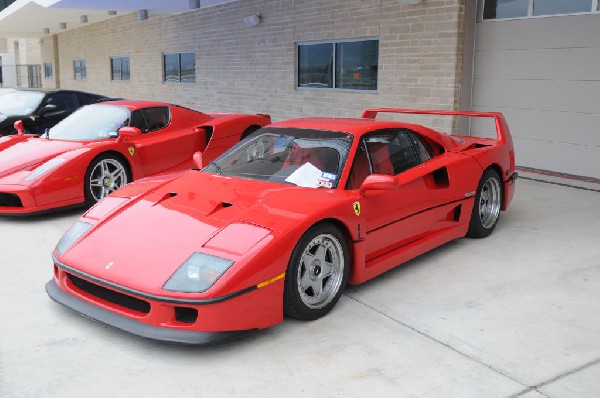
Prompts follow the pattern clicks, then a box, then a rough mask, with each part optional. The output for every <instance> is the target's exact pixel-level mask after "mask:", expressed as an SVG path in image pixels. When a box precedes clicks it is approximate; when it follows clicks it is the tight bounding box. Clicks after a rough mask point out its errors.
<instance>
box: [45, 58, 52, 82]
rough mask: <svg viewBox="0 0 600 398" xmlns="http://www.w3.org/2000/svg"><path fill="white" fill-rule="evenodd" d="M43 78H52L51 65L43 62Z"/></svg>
mask: <svg viewBox="0 0 600 398" xmlns="http://www.w3.org/2000/svg"><path fill="white" fill-rule="evenodd" d="M44 77H45V78H46V79H50V78H52V63H50V62H44Z"/></svg>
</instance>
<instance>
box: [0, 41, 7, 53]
mask: <svg viewBox="0 0 600 398" xmlns="http://www.w3.org/2000/svg"><path fill="white" fill-rule="evenodd" d="M6 52H8V44H7V39H3V38H1V37H0V53H6Z"/></svg>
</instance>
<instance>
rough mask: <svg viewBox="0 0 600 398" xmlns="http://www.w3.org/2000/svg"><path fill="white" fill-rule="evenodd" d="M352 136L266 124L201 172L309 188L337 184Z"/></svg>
mask: <svg viewBox="0 0 600 398" xmlns="http://www.w3.org/2000/svg"><path fill="white" fill-rule="evenodd" d="M351 144H352V136H351V135H350V134H347V133H341V132H335V131H322V130H311V129H296V128H277V127H267V128H263V129H261V130H258V131H257V132H255V133H254V134H253V135H252V136H251V137H250V139H249V140H246V141H242V142H240V143H238V144H237V145H236V146H234V147H233V148H231V149H230V150H228V151H227V152H225V153H224V154H223V155H222V156H221V157H219V158H218V159H217V160H216V161H214V162H211V163H210V164H209V165H208V167H206V168H205V169H204V170H203V171H204V172H208V173H215V174H222V175H226V176H235V177H240V178H248V179H254V180H263V181H272V182H279V183H287V184H293V185H298V186H302V187H311V188H320V187H324V188H335V187H337V184H338V181H339V178H340V175H341V172H342V170H343V167H344V162H345V161H346V158H347V157H348V151H349V149H350V145H351Z"/></svg>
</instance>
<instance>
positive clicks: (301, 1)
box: [0, 0, 600, 178]
mask: <svg viewBox="0 0 600 398" xmlns="http://www.w3.org/2000/svg"><path fill="white" fill-rule="evenodd" d="M18 2H22V3H25V2H26V1H25V0H18ZM18 2H17V3H18ZM72 2H74V3H76V1H75V0H73V1H72ZM57 3H61V1H58V2H57ZM123 3H136V4H137V5H139V6H141V5H143V4H144V2H143V1H141V0H139V1H130V2H123ZM150 3H151V2H150ZM174 3H177V1H174V2H173V4H174ZM183 3H185V4H186V5H185V6H184V7H182V8H180V9H179V11H177V12H174V13H164V12H152V10H150V12H149V13H148V14H147V15H145V14H144V13H142V11H146V10H140V11H139V12H137V11H136V12H121V11H119V12H118V13H117V15H116V16H113V17H111V18H109V19H104V20H102V21H100V22H95V19H94V18H96V17H91V16H90V17H89V21H88V16H86V18H85V22H81V23H78V21H75V22H74V23H72V22H67V23H65V25H66V26H67V27H69V29H64V30H63V29H55V28H54V27H52V28H44V34H39V32H42V30H43V26H41V25H40V26H39V27H37V29H38V37H39V40H38V41H37V46H38V48H39V50H38V51H39V54H40V55H39V57H40V60H39V63H40V65H41V66H42V74H43V76H42V81H41V84H42V86H43V87H47V88H53V87H63V88H72V89H81V90H86V91H92V92H98V93H101V94H105V95H109V96H113V97H126V98H134V99H150V100H162V101H168V102H173V103H178V104H181V105H184V106H189V107H192V108H194V109H199V110H204V111H226V112H256V113H269V114H271V115H272V117H273V119H274V120H282V119H286V118H293V117H303V116H334V117H357V116H359V115H360V114H361V113H362V111H363V110H364V109H366V108H371V107H405V108H424V109H434V108H437V109H467V110H468V109H472V110H485V111H501V112H503V113H504V114H505V116H506V118H507V120H508V122H509V125H510V126H511V131H512V133H513V137H514V141H515V146H516V150H517V163H518V164H519V165H520V166H525V167H531V168H537V169H543V170H551V171H556V172H562V173H568V174H575V175H580V176H590V177H595V178H600V141H599V140H600V135H599V134H597V127H596V126H598V121H600V109H598V107H597V106H596V101H595V100H594V98H595V97H597V93H598V92H600V78H599V77H598V75H597V65H599V64H600V63H599V61H600V53H599V51H600V50H599V49H598V46H597V44H596V43H595V41H596V40H595V38H596V37H598V35H599V34H600V14H599V13H598V0H577V1H573V2H564V1H556V0H511V1H499V0H486V1H485V2H484V1H479V2H477V1H475V0H473V1H471V0H421V1H418V0H326V1H325V0H243V1H217V2H216V3H218V4H216V5H211V6H207V7H202V8H196V9H187V3H188V1H185V2H183ZM192 3H194V2H192V1H190V2H189V5H190V6H192ZM200 3H202V4H205V1H202V2H200ZM99 4H100V3H99ZM15 5H17V4H16V3H15V4H13V7H14V6H15ZM198 5H199V3H198ZM24 7H25V6H24ZM83 16H84V15H82V16H81V18H80V21H84V18H83ZM0 18H1V13H0ZM103 18H104V17H103ZM0 30H1V29H0ZM0 33H1V32H0ZM46 33H50V34H46ZM411 120H413V119H411ZM414 121H417V122H423V123H424V124H427V125H430V126H431V127H434V128H437V129H440V130H441V131H444V132H447V133H456V132H458V131H460V133H461V134H469V133H474V134H481V135H490V134H493V132H494V128H493V126H488V125H483V124H482V125H480V124H477V123H475V122H471V121H463V120H453V119H449V118H426V119H420V118H415V119H414Z"/></svg>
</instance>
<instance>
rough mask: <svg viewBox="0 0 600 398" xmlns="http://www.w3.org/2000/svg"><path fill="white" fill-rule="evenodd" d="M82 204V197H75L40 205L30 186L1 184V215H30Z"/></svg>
mask: <svg viewBox="0 0 600 398" xmlns="http://www.w3.org/2000/svg"><path fill="white" fill-rule="evenodd" d="M82 205H83V201H82V200H81V199H73V200H61V201H58V202H55V203H50V204H46V205H42V206H39V205H38V203H37V200H36V197H35V195H34V194H33V192H32V190H31V189H30V188H29V187H28V186H24V185H8V184H0V215H30V214H38V213H45V212H49V211H53V210H58V209H62V208H70V207H79V206H82Z"/></svg>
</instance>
